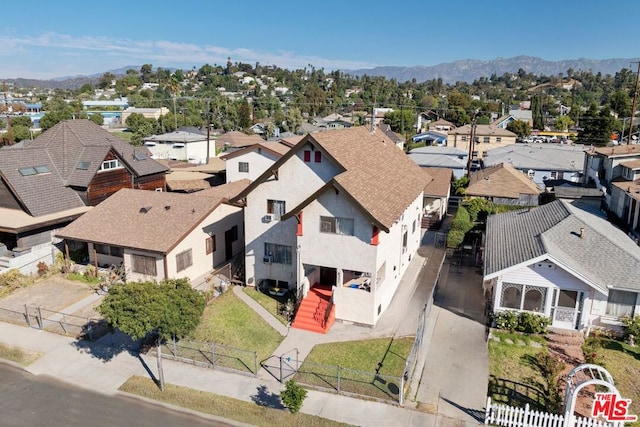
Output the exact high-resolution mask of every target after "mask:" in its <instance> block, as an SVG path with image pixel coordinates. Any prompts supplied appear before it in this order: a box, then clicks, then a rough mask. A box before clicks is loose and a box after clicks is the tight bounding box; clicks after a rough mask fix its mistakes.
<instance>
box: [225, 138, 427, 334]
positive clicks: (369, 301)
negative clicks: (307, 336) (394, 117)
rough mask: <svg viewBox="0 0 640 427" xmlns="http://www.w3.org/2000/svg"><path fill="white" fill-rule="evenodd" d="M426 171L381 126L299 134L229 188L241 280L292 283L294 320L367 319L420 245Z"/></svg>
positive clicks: (314, 326)
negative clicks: (238, 215)
mask: <svg viewBox="0 0 640 427" xmlns="http://www.w3.org/2000/svg"><path fill="white" fill-rule="evenodd" d="M431 179H432V178H431V177H430V175H428V174H427V173H425V172H424V171H422V170H421V169H420V167H419V166H417V165H416V164H415V163H414V162H413V161H411V159H409V158H408V157H407V156H406V155H405V154H404V153H403V152H402V151H401V150H398V149H397V147H396V146H395V144H394V143H393V142H392V141H390V140H389V139H388V138H387V137H386V135H385V134H384V133H382V132H379V131H374V132H373V133H371V132H370V131H369V129H368V128H366V127H354V128H349V129H342V130H335V131H332V132H322V133H318V134H312V135H307V136H305V137H304V138H303V139H302V140H301V141H300V142H299V143H298V144H296V145H295V146H294V147H293V148H292V149H291V150H289V152H288V153H287V154H285V155H284V156H283V157H282V158H280V159H279V160H278V161H277V162H275V163H274V164H273V165H272V166H271V167H270V168H269V169H268V170H267V171H266V172H265V173H263V174H262V175H261V176H260V177H258V178H257V179H256V180H255V181H254V182H253V183H251V184H250V185H249V187H248V188H247V189H246V190H245V191H243V192H242V193H240V195H239V196H238V197H237V198H236V200H239V201H242V202H243V203H244V205H245V229H246V231H245V254H246V263H245V264H246V265H245V271H246V278H247V284H249V285H253V286H259V285H260V283H261V282H263V281H270V282H271V283H275V284H276V285H277V287H279V288H287V287H288V288H289V289H291V290H292V291H295V292H296V293H297V295H298V302H300V301H302V302H301V304H300V306H299V308H298V311H297V315H296V318H295V320H294V322H293V326H294V327H300V328H303V329H309V330H315V331H318V332H326V330H327V329H328V327H329V326H330V324H331V319H333V316H335V319H338V320H343V321H349V322H354V323H357V324H363V325H371V326H373V325H375V324H376V322H377V321H378V320H379V319H380V316H381V315H382V313H383V312H384V311H385V309H386V308H387V307H388V306H389V304H390V302H391V299H392V298H393V295H394V294H395V292H396V291H397V289H398V285H399V284H400V279H401V277H402V275H403V273H404V272H405V270H406V268H407V266H408V265H409V262H410V261H411V258H412V257H413V255H414V254H415V253H416V250H417V249H418V247H419V244H420V236H421V234H420V221H421V216H422V203H423V190H424V188H425V186H426V184H427V183H428V182H429V181H430V180H431ZM303 298H304V299H303ZM308 301H311V303H310V304H307V303H306V302H308ZM308 306H312V307H311V308H310V309H309V310H310V312H309V310H307V309H306V308H305V307H308ZM318 319H320V320H318Z"/></svg>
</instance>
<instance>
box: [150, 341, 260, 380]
mask: <svg viewBox="0 0 640 427" xmlns="http://www.w3.org/2000/svg"><path fill="white" fill-rule="evenodd" d="M161 352H162V357H163V358H166V359H171V360H177V361H180V362H185V363H190V364H193V365H197V366H203V367H207V368H221V369H226V370H230V371H233V372H237V373H242V374H245V375H246V374H249V375H254V376H255V375H257V374H258V353H257V352H256V351H253V350H246V349H242V348H237V347H231V346H227V345H222V344H216V343H213V342H203V341H190V340H180V341H176V340H172V341H167V342H165V343H163V345H162V346H161Z"/></svg>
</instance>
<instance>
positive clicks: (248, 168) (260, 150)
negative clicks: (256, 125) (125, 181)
mask: <svg viewBox="0 0 640 427" xmlns="http://www.w3.org/2000/svg"><path fill="white" fill-rule="evenodd" d="M289 148H290V147H289V146H288V145H285V144H282V143H280V142H277V141H268V142H267V141H262V142H259V143H257V144H254V145H250V146H248V147H244V148H241V149H238V150H236V151H231V152H229V153H226V154H223V155H221V156H220V158H221V159H222V160H224V161H225V163H226V171H227V182H228V183H229V182H234V181H238V180H241V179H250V180H251V181H254V180H255V179H256V178H258V177H259V176H260V175H262V173H263V172H264V171H266V170H267V168H268V167H269V166H271V165H273V164H274V163H275V162H276V161H277V160H278V159H279V158H281V157H282V156H284V155H285V154H286V153H287V152H288V151H289Z"/></svg>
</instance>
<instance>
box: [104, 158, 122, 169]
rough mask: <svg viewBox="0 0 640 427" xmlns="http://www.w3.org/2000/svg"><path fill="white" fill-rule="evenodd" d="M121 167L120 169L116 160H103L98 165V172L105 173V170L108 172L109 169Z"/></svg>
mask: <svg viewBox="0 0 640 427" xmlns="http://www.w3.org/2000/svg"><path fill="white" fill-rule="evenodd" d="M121 167H122V165H121V164H120V162H119V161H118V159H114V160H105V161H104V162H102V164H101V165H100V171H106V170H110V169H118V168H121Z"/></svg>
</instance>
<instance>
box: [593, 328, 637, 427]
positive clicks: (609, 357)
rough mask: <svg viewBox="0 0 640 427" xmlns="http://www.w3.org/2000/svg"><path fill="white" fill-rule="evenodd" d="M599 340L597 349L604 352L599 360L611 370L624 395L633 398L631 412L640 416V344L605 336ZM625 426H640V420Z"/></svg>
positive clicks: (619, 389)
mask: <svg viewBox="0 0 640 427" xmlns="http://www.w3.org/2000/svg"><path fill="white" fill-rule="evenodd" d="M597 341H598V342H599V344H600V346H599V348H598V347H596V348H598V349H597V350H596V351H597V352H600V353H602V357H601V358H599V359H598V362H599V363H600V362H602V365H603V366H604V368H605V369H606V370H607V371H609V373H610V374H611V376H612V377H613V380H614V381H615V383H616V384H615V385H616V388H617V389H618V391H619V392H620V394H621V395H622V397H623V398H625V399H631V405H630V407H631V409H630V410H629V412H630V413H631V414H633V415H638V416H639V417H640V346H638V345H636V346H635V347H631V346H629V345H628V344H626V343H624V342H621V341H617V340H612V339H604V338H600V339H598V340H597ZM625 426H640V421H638V422H635V423H625Z"/></svg>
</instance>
